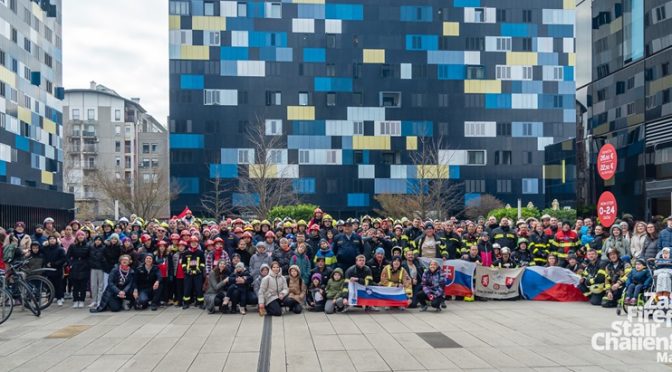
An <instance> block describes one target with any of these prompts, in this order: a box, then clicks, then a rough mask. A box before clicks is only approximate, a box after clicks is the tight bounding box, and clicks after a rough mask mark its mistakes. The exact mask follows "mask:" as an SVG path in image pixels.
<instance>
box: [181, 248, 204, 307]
mask: <svg viewBox="0 0 672 372" xmlns="http://www.w3.org/2000/svg"><path fill="white" fill-rule="evenodd" d="M181 261H182V262H181V263H180V264H181V265H182V270H183V271H184V296H183V297H182V300H183V302H184V303H183V304H182V308H183V309H188V308H189V304H190V303H191V301H192V296H193V297H195V300H196V301H195V303H196V305H198V307H200V308H201V309H203V308H205V304H204V300H205V299H204V298H203V273H204V272H205V256H203V251H201V250H200V248H199V244H198V237H196V236H192V237H191V239H190V244H189V249H188V250H186V251H185V252H184V254H183V255H182V260H181Z"/></svg>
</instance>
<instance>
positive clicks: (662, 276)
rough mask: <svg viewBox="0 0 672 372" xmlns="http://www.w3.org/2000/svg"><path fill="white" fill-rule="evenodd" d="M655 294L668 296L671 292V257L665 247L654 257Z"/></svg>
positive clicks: (667, 248)
mask: <svg viewBox="0 0 672 372" xmlns="http://www.w3.org/2000/svg"><path fill="white" fill-rule="evenodd" d="M653 275H654V276H655V277H656V295H657V296H659V297H667V298H669V297H670V292H672V257H671V256H670V248H669V247H665V248H663V249H662V250H661V251H660V255H659V257H656V258H655V271H654V272H653Z"/></svg>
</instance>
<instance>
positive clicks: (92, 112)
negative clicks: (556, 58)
mask: <svg viewBox="0 0 672 372" xmlns="http://www.w3.org/2000/svg"><path fill="white" fill-rule="evenodd" d="M95 118H96V110H94V109H88V110H86V119H87V120H94V119H95Z"/></svg>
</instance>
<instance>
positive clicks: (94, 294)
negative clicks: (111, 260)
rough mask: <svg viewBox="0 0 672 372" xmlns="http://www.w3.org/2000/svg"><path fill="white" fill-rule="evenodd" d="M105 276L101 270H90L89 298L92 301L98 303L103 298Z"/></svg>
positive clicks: (105, 283) (105, 282)
mask: <svg viewBox="0 0 672 372" xmlns="http://www.w3.org/2000/svg"><path fill="white" fill-rule="evenodd" d="M107 276H108V274H106V273H105V272H103V270H98V269H93V270H91V299H92V301H93V302H95V303H97V304H99V303H100V300H101V299H102V298H103V292H105V287H106V286H107Z"/></svg>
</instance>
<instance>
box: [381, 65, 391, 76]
mask: <svg viewBox="0 0 672 372" xmlns="http://www.w3.org/2000/svg"><path fill="white" fill-rule="evenodd" d="M380 77H382V78H391V77H394V69H393V68H392V66H390V65H387V64H385V65H381V66H380Z"/></svg>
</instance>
